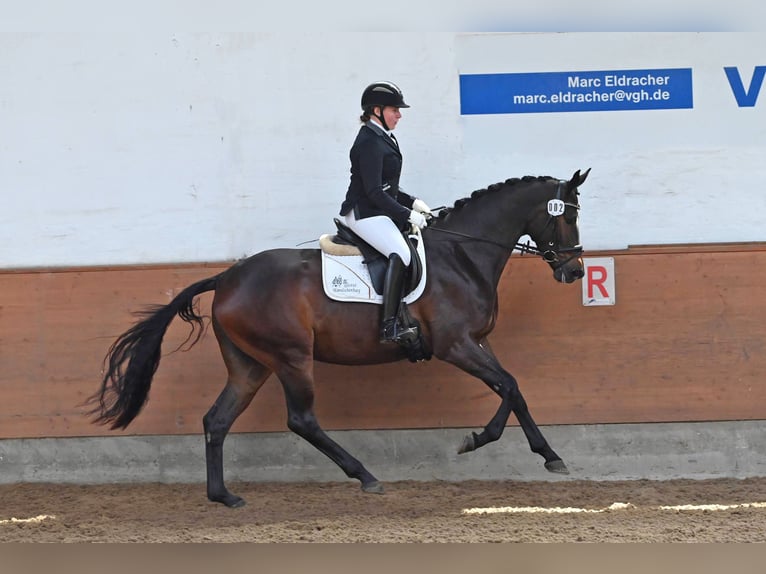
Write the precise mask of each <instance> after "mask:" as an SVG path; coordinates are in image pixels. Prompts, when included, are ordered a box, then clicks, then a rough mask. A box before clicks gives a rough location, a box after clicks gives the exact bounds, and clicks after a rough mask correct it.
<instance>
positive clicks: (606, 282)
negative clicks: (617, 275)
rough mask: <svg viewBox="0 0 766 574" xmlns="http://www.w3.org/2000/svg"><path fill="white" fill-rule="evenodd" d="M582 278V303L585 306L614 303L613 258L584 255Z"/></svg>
mask: <svg viewBox="0 0 766 574" xmlns="http://www.w3.org/2000/svg"><path fill="white" fill-rule="evenodd" d="M583 264H584V265H585V277H583V279H582V304H583V305H584V306H586V307H595V306H598V305H614V302H615V291H614V258H613V257H586V258H583Z"/></svg>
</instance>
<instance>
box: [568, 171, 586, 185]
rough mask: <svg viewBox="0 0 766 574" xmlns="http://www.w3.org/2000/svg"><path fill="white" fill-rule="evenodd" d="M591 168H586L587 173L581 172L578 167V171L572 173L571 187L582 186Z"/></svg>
mask: <svg viewBox="0 0 766 574" xmlns="http://www.w3.org/2000/svg"><path fill="white" fill-rule="evenodd" d="M590 169H591V168H588V169H587V170H585V173H582V174H581V173H580V170H579V169H578V170H577V171H576V172H574V175H572V179H570V180H569V189H574V188H575V187H580V186H581V185H582V184H583V183H584V182H585V180H586V179H587V178H588V174H589V173H590Z"/></svg>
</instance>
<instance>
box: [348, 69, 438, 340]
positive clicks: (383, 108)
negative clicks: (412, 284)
mask: <svg viewBox="0 0 766 574" xmlns="http://www.w3.org/2000/svg"><path fill="white" fill-rule="evenodd" d="M409 107H410V106H408V105H407V104H406V103H404V96H402V91H401V90H400V89H399V88H398V87H397V86H396V85H395V84H392V83H391V82H375V83H373V84H370V85H369V86H367V88H365V90H364V92H363V93H362V115H361V116H360V118H359V119H360V121H361V122H362V124H363V125H362V127H361V128H360V129H359V133H358V134H357V136H356V140H354V144H353V145H352V146H351V151H350V152H349V156H350V159H351V181H350V183H349V186H348V191H347V192H346V198H345V200H344V201H343V204H342V205H341V208H340V215H342V216H343V217H344V221H345V223H346V225H348V226H349V227H350V228H351V230H352V231H354V232H355V233H356V234H357V235H359V236H360V237H361V238H362V239H364V240H365V241H366V242H367V243H369V244H370V245H371V246H372V247H374V248H375V249H376V250H378V251H379V252H381V253H383V254H384V255H386V256H387V257H388V269H387V270H386V278H385V282H384V286H383V314H382V321H381V333H380V341H381V343H386V342H401V341H406V340H408V339H410V338H412V337H413V336H416V335H417V329H416V328H414V327H411V326H407V325H402V324H401V322H400V320H399V318H398V314H399V305H400V303H401V299H402V286H403V282H404V272H405V269H406V268H407V266H409V264H410V250H409V246H408V245H407V242H406V241H405V240H404V237H403V236H402V232H403V231H405V230H406V229H407V227H408V224H411V225H415V226H417V227H418V228H419V229H423V228H424V227H425V226H426V225H427V221H426V215H430V214H431V210H430V209H429V208H428V206H427V205H426V204H425V202H423V201H422V200H420V199H416V198H414V197H412V196H410V195H408V194H406V193H404V192H403V191H402V190H401V189H400V188H399V176H400V174H401V170H402V153H401V151H400V150H399V145H398V143H397V141H396V138H395V137H394V135H393V133H392V132H393V130H394V128H395V127H396V124H397V123H399V119H400V118H401V117H402V114H401V111H400V110H401V109H402V108H409Z"/></svg>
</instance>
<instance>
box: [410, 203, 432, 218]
mask: <svg viewBox="0 0 766 574" xmlns="http://www.w3.org/2000/svg"><path fill="white" fill-rule="evenodd" d="M412 209H414V210H415V211H417V212H419V213H426V214H428V215H431V208H430V207H428V206H427V205H426V202H425V201H423V200H422V199H416V200H415V201H413V202H412Z"/></svg>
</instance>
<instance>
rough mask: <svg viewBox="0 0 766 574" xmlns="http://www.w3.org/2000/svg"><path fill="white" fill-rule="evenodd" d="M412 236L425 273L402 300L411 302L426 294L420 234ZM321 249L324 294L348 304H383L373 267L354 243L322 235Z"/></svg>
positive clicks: (423, 256) (423, 253)
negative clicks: (372, 271) (340, 242)
mask: <svg viewBox="0 0 766 574" xmlns="http://www.w3.org/2000/svg"><path fill="white" fill-rule="evenodd" d="M410 237H411V238H412V239H413V242H414V243H415V245H416V246H417V247H416V251H417V255H418V257H419V258H420V262H421V265H422V269H423V272H422V274H421V277H420V281H418V284H417V286H416V287H415V288H414V289H413V290H411V291H410V292H409V293H407V294H406V295H405V296H404V298H403V301H404V302H405V303H412V302H413V301H415V300H417V299H418V297H420V296H421V295H422V294H423V290H424V289H425V287H426V258H425V247H424V245H423V238H422V237H421V235H420V233H419V232H418V233H417V234H414V233H413V234H412V235H410ZM319 246H320V248H321V251H322V285H323V286H324V292H325V294H326V295H327V296H328V297H329V298H330V299H333V300H335V301H343V302H347V303H352V302H356V303H382V302H383V295H382V294H381V293H378V292H377V291H376V289H375V285H374V282H373V280H372V277H371V275H370V270H369V268H368V267H367V264H366V263H365V262H364V257H363V256H362V253H361V252H360V251H359V249H358V248H356V247H355V246H353V245H346V244H337V243H333V241H332V235H329V234H327V235H322V236H321V237H320V238H319Z"/></svg>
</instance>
